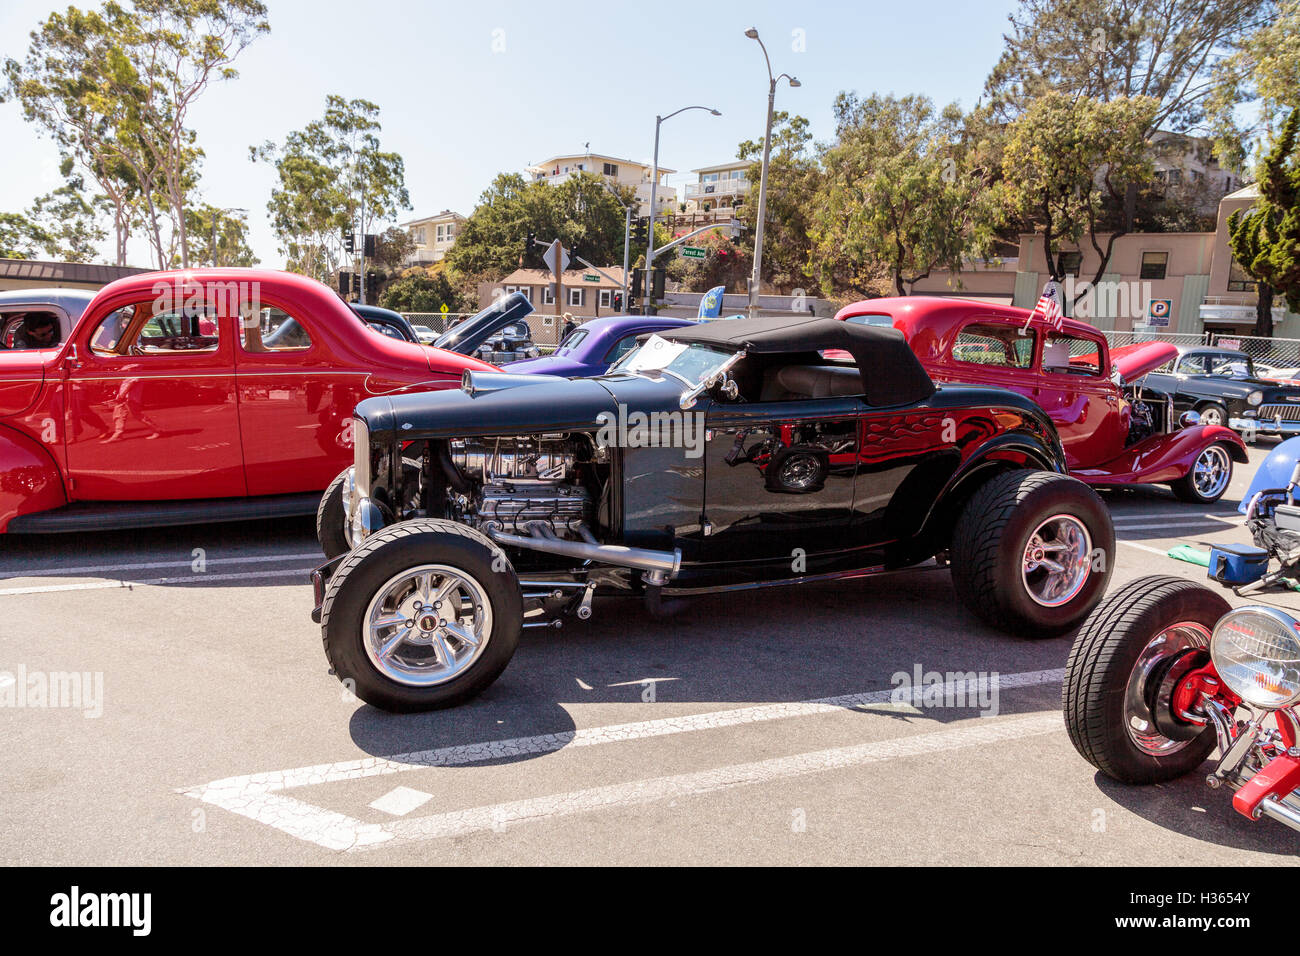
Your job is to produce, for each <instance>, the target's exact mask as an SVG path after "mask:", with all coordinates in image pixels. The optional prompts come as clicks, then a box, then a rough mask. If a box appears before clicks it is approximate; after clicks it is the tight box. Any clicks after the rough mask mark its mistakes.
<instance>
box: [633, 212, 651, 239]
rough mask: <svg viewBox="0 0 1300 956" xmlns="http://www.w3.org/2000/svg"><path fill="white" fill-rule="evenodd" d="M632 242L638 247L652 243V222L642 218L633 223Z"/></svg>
mask: <svg viewBox="0 0 1300 956" xmlns="http://www.w3.org/2000/svg"><path fill="white" fill-rule="evenodd" d="M632 241H633V242H635V243H636V244H638V245H645V244H646V243H648V242H649V241H650V220H649V218H645V217H643V218H641V219H638V220H637V221H636V222H634V223H632Z"/></svg>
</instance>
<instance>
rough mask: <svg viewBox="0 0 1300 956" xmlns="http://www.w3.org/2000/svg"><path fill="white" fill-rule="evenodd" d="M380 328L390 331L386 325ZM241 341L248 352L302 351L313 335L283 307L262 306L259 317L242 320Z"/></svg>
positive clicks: (309, 345) (309, 344)
mask: <svg viewBox="0 0 1300 956" xmlns="http://www.w3.org/2000/svg"><path fill="white" fill-rule="evenodd" d="M371 328H375V326H374V325H371ZM379 331H381V332H384V333H385V334H387V330H386V329H379ZM239 344H240V346H241V347H242V348H243V350H244V351H245V352H301V351H302V350H303V349H308V348H311V335H309V334H308V332H307V330H306V329H305V328H303V326H302V323H300V322H299V321H298V320H297V319H295V318H294V317H293V316H291V315H289V313H287V312H285V311H284V310H283V309H277V308H275V307H273V306H263V307H262V308H261V310H260V311H259V312H258V313H257V321H253V320H252V319H251V318H248V319H243V320H241V321H240V323H239Z"/></svg>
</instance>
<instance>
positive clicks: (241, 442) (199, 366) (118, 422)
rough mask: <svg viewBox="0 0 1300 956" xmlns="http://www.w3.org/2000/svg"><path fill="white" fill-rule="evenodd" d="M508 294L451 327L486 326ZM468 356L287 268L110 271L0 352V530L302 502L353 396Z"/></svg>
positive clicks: (123, 523) (394, 387)
mask: <svg viewBox="0 0 1300 956" xmlns="http://www.w3.org/2000/svg"><path fill="white" fill-rule="evenodd" d="M522 305H523V309H522V310H521V308H520V307H519V306H520V303H515V302H513V301H512V300H511V298H509V297H508V298H506V299H503V300H500V301H499V302H498V303H496V304H494V306H493V307H492V308H490V309H488V310H485V311H484V313H481V314H480V316H478V317H476V318H475V319H470V320H467V322H466V325H465V326H463V327H466V328H467V327H468V326H469V323H476V322H477V323H478V324H477V326H476V327H475V329H474V331H475V332H477V333H478V334H479V335H481V336H482V337H486V335H487V334H491V332H492V331H494V330H495V329H496V328H499V327H500V325H501V324H502V323H503V322H507V321H511V320H512V319H514V318H516V317H518V316H517V313H519V312H521V311H522V312H523V314H527V312H528V311H531V308H530V307H527V303H526V302H525V303H522ZM457 339H458V341H457V344H456V346H455V347H457V348H460V347H462V346H463V345H464V344H465V343H466V342H469V343H470V345H471V346H472V345H473V344H474V339H473V338H472V337H471V336H470V335H469V334H468V333H467V334H463V335H459V336H457ZM466 369H475V370H479V371H495V369H494V368H493V366H491V365H487V364H486V363H484V362H480V361H479V360H477V359H474V358H470V357H469V356H467V355H463V354H457V352H452V351H446V350H444V349H439V348H432V347H429V346H424V345H419V344H416V343H413V342H405V341H400V340H398V339H394V338H391V337H389V336H386V335H383V334H380V333H379V332H376V331H375V330H373V329H371V328H369V327H368V326H367V325H366V323H365V322H364V321H362V319H361V318H359V317H358V316H357V315H356V314H355V313H354V312H353V311H352V310H351V309H349V308H348V306H347V305H345V304H344V303H343V302H342V301H340V299H339V298H338V297H337V296H336V295H335V294H334V293H333V292H332V291H330V290H329V289H328V288H327V287H325V286H324V285H322V284H321V283H319V282H316V281H315V280H312V279H308V278H305V277H303V276H299V275H293V274H291V273H285V272H273V271H269V270H253V269H220V270H216V269H204V270H195V271H188V272H156V273H147V274H143V275H138V276H131V277H129V278H126V279H120V280H118V281H117V282H114V283H112V284H110V285H108V286H105V287H104V288H103V289H102V290H101V291H100V292H99V293H98V294H97V295H96V296H95V298H94V299H93V300H92V301H91V302H90V303H89V305H87V307H86V309H85V312H84V313H83V314H82V316H81V319H80V321H78V322H77V323H76V325H75V327H74V328H73V329H72V331H71V333H70V334H69V335H68V337H67V339H66V341H63V342H62V343H58V344H56V346H55V347H53V348H47V349H37V350H30V351H0V532H5V531H8V532H13V533H19V532H51V531H79V530H88V529H104V528H115V527H141V526H150V525H166V524H187V523H194V522H202V521H220V520H229V519H238V518H245V517H255V516H258V517H266V516H271V515H285V514H299V513H308V514H310V513H312V512H315V511H316V510H317V506H318V504H320V503H321V501H322V497H321V491H322V489H324V488H326V486H328V485H330V483H331V481H332V480H333V479H334V478H335V477H336V476H338V475H339V473H340V472H341V471H342V470H343V469H344V468H345V466H346V465H347V464H348V463H349V462H350V460H351V458H352V438H351V422H352V410H353V408H355V407H356V405H357V403H358V402H359V401H361V400H363V399H365V398H368V397H371V396H374V395H382V394H389V393H393V392H401V391H412V390H415V391H423V390H429V389H440V388H451V387H459V385H460V383H461V375H462V373H463V372H464V371H465V370H466ZM322 507H323V505H322Z"/></svg>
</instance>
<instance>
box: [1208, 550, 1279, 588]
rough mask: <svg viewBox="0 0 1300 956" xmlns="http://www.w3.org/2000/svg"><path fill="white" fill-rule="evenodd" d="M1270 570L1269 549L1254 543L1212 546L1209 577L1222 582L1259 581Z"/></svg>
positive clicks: (1237, 583)
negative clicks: (1258, 546)
mask: <svg viewBox="0 0 1300 956" xmlns="http://www.w3.org/2000/svg"><path fill="white" fill-rule="evenodd" d="M1267 570H1268V551H1266V550H1265V549H1264V548H1257V547H1255V546H1254V545H1253V544H1224V545H1214V546H1213V547H1211V548H1210V572H1209V575H1208V577H1211V578H1213V579H1214V580H1216V581H1218V582H1219V583H1220V584H1232V585H1241V584H1249V583H1250V582H1252V581H1258V580H1259V579H1260V578H1262V577H1263V576H1264V573H1265V572H1266V571H1267Z"/></svg>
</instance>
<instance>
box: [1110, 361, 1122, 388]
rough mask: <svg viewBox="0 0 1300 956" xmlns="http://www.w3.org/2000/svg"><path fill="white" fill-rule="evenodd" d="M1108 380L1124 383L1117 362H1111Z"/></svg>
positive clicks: (1117, 383) (1119, 383)
mask: <svg viewBox="0 0 1300 956" xmlns="http://www.w3.org/2000/svg"><path fill="white" fill-rule="evenodd" d="M1110 380H1111V381H1112V382H1114V383H1115V384H1116V385H1123V384H1124V376H1123V375H1120V374H1119V363H1118V362H1112V363H1111V366H1110Z"/></svg>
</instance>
